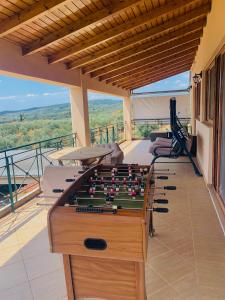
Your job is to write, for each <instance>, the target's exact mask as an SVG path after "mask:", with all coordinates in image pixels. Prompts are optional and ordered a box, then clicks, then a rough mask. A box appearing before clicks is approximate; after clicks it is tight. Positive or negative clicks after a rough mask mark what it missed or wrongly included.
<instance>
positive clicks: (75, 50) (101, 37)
mask: <svg viewBox="0 0 225 300" xmlns="http://www.w3.org/2000/svg"><path fill="white" fill-rule="evenodd" d="M194 1H195V0H179V1H178V0H176V1H175V0H169V1H168V2H167V4H165V5H162V6H159V7H157V8H154V9H153V10H151V11H150V12H147V13H145V14H142V15H140V16H138V17H137V18H135V19H134V18H133V19H131V20H128V21H126V22H125V23H122V24H120V25H118V26H116V27H113V28H111V29H109V30H107V31H104V32H102V33H100V34H98V35H97V36H94V37H93V38H90V39H88V40H86V41H84V42H83V43H80V44H78V45H74V46H72V47H70V48H67V49H65V50H62V51H60V52H59V53H56V54H53V55H52V56H51V57H50V58H49V63H55V62H59V61H62V60H64V59H67V58H69V57H70V56H73V55H75V54H79V53H81V52H82V51H84V50H86V49H90V48H91V47H93V46H95V45H98V44H100V43H102V42H105V41H108V40H110V39H112V38H114V37H117V36H119V35H120V34H122V33H127V32H129V31H131V30H133V29H135V28H137V27H139V26H141V25H143V24H149V23H151V22H152V21H153V20H154V19H156V18H158V17H160V16H163V15H165V14H168V13H169V12H171V11H174V10H176V9H178V8H181V7H185V6H187V5H188V4H190V3H191V2H194Z"/></svg>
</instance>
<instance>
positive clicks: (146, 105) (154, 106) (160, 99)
mask: <svg viewBox="0 0 225 300" xmlns="http://www.w3.org/2000/svg"><path fill="white" fill-rule="evenodd" d="M172 96H173V95H167V96H157V95H155V96H149V95H138V96H132V117H133V119H154V118H169V117H170V111H169V105H170V98H171V97H172ZM176 99H177V115H178V116H179V117H180V118H189V117H190V115H191V114H190V95H189V94H186V95H176Z"/></svg>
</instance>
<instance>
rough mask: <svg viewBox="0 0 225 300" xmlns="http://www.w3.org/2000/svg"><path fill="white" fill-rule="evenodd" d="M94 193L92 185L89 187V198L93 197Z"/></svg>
mask: <svg viewBox="0 0 225 300" xmlns="http://www.w3.org/2000/svg"><path fill="white" fill-rule="evenodd" d="M94 193H95V191H94V189H93V187H90V189H89V195H90V197H91V198H93V197H94Z"/></svg>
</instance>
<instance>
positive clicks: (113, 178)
mask: <svg viewBox="0 0 225 300" xmlns="http://www.w3.org/2000/svg"><path fill="white" fill-rule="evenodd" d="M111 182H112V185H114V184H115V177H114V176H113V177H112V180H111Z"/></svg>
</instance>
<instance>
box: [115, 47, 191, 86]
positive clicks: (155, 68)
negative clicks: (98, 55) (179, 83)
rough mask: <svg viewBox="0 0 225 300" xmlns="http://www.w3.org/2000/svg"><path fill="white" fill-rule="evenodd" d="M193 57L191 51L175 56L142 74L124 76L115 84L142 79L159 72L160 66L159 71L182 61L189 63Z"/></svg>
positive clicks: (182, 62)
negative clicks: (187, 53) (175, 57)
mask: <svg viewBox="0 0 225 300" xmlns="http://www.w3.org/2000/svg"><path fill="white" fill-rule="evenodd" d="M193 58H194V54H193V53H191V54H189V55H186V56H183V57H181V58H177V59H176V60H175V59H173V60H171V61H168V63H164V64H160V65H159V66H155V67H153V68H150V69H146V70H145V72H143V73H142V74H138V75H136V76H135V75H134V76H130V77H129V78H126V79H124V80H120V81H118V82H116V84H119V85H122V84H126V83H127V82H129V81H132V80H137V79H144V78H145V77H146V76H148V75H149V74H150V75H151V74H154V72H156V73H157V72H159V68H160V72H163V71H164V70H165V71H166V70H167V69H170V67H175V66H177V65H180V64H184V63H187V62H188V63H191V62H193Z"/></svg>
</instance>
